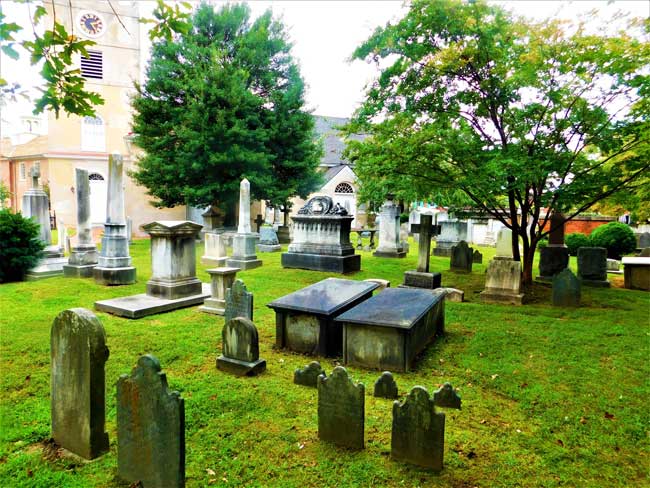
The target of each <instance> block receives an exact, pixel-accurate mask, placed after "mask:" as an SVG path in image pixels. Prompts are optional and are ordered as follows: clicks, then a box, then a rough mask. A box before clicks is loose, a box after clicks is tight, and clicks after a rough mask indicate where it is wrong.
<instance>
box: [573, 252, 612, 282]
mask: <svg viewBox="0 0 650 488" xmlns="http://www.w3.org/2000/svg"><path fill="white" fill-rule="evenodd" d="M578 278H580V281H581V282H582V284H583V285H585V286H597V287H603V288H608V287H609V286H610V284H609V281H607V249H605V248H604V247H581V248H579V249H578Z"/></svg>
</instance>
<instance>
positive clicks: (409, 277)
mask: <svg viewBox="0 0 650 488" xmlns="http://www.w3.org/2000/svg"><path fill="white" fill-rule="evenodd" d="M441 284H442V275H441V274H440V273H424V272H421V271H406V272H405V273H404V283H403V284H402V285H398V288H424V289H427V290H434V289H436V288H440V285H441Z"/></svg>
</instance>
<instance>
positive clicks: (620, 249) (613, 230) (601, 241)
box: [589, 222, 636, 259]
mask: <svg viewBox="0 0 650 488" xmlns="http://www.w3.org/2000/svg"><path fill="white" fill-rule="evenodd" d="M589 240H590V241H591V245H592V246H594V247H604V248H605V249H607V257H609V258H612V259H621V256H623V255H625V254H629V253H632V252H634V250H635V249H636V237H634V232H633V231H632V229H631V228H630V226H629V225H627V224H622V223H621V222H609V223H607V224H605V225H601V226H600V227H596V228H595V229H594V230H593V231H592V232H591V235H590V236H589Z"/></svg>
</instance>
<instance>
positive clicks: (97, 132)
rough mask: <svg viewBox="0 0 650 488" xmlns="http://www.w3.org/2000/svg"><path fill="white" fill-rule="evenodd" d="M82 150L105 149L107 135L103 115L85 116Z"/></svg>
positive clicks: (82, 126) (82, 125)
mask: <svg viewBox="0 0 650 488" xmlns="http://www.w3.org/2000/svg"><path fill="white" fill-rule="evenodd" d="M81 150H82V151H105V150H106V137H105V128H104V121H103V120H102V118H101V117H84V118H83V120H82V122H81Z"/></svg>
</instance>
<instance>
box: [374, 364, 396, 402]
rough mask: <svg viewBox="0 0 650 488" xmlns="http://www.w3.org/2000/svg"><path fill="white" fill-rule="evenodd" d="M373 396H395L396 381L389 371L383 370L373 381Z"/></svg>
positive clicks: (392, 397) (391, 397)
mask: <svg viewBox="0 0 650 488" xmlns="http://www.w3.org/2000/svg"><path fill="white" fill-rule="evenodd" d="M373 396H375V397H379V398H390V399H394V398H397V383H395V378H393V375H392V374H391V373H390V371H384V372H383V373H382V374H381V376H380V377H379V378H378V379H377V381H375V390H374V392H373Z"/></svg>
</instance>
